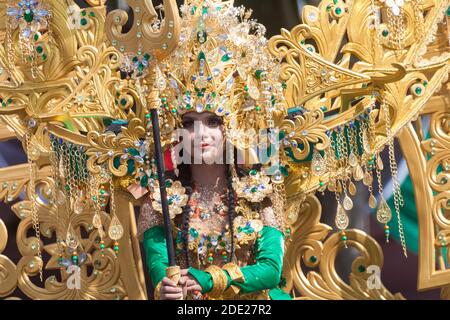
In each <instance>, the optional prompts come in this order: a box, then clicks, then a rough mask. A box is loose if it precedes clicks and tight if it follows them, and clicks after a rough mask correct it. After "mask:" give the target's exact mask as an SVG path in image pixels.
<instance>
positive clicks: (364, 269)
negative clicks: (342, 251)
mask: <svg viewBox="0 0 450 320" xmlns="http://www.w3.org/2000/svg"><path fill="white" fill-rule="evenodd" d="M358 271H359V272H364V271H366V267H365V266H363V265H362V264H361V265H359V266H358Z"/></svg>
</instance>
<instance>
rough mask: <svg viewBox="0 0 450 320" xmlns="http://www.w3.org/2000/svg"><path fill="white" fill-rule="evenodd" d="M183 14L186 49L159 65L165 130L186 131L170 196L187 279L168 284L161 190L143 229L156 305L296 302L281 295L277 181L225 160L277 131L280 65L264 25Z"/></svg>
mask: <svg viewBox="0 0 450 320" xmlns="http://www.w3.org/2000/svg"><path fill="white" fill-rule="evenodd" d="M181 13H182V19H181V40H180V45H179V48H178V49H177V51H176V52H175V53H174V54H173V55H172V56H171V57H170V59H168V61H167V62H165V63H163V64H162V65H161V66H160V68H161V72H160V73H159V74H160V76H161V78H160V79H159V80H158V85H159V87H160V96H161V97H162V98H161V104H162V106H161V107H162V108H161V110H162V112H161V116H162V122H163V123H164V128H165V132H170V130H168V129H167V128H169V127H170V126H173V128H174V129H177V128H178V129H179V128H180V127H181V128H183V129H184V130H186V133H185V134H183V146H184V147H183V157H182V158H183V161H182V163H181V165H180V166H179V167H178V168H177V170H179V176H178V177H176V175H174V177H173V178H174V179H176V180H179V181H177V182H174V183H173V186H172V185H170V186H169V189H168V194H169V195H170V197H171V198H170V199H169V200H170V208H169V211H170V214H171V217H172V223H173V229H174V239H175V245H176V250H177V264H178V265H179V266H180V267H181V269H182V270H181V275H182V278H181V279H180V281H179V285H180V287H178V286H177V284H175V283H173V282H172V281H171V280H170V279H168V278H167V277H166V268H167V266H168V259H167V250H166V242H165V237H164V229H163V222H162V221H163V220H162V215H161V212H160V211H161V208H160V200H158V197H159V191H158V190H157V189H156V192H153V193H152V195H151V196H150V197H148V198H147V200H146V201H145V203H144V204H143V206H142V210H141V215H140V218H139V223H138V225H139V230H140V233H141V234H143V236H144V239H143V245H144V249H145V253H146V259H147V266H148V269H149V273H150V276H151V279H152V283H153V285H154V286H155V298H157V299H158V298H160V299H174V300H176V299H181V298H193V299H270V298H272V299H287V298H290V297H289V295H288V294H286V293H284V292H283V291H282V290H281V289H279V288H278V284H279V283H280V280H281V271H282V263H283V253H284V235H283V230H284V225H283V217H282V216H283V214H284V212H283V205H282V203H283V202H282V201H281V202H279V199H280V194H279V192H278V191H279V190H280V189H279V188H272V183H277V180H278V179H279V177H277V176H276V175H275V177H273V176H272V177H269V176H268V175H266V171H265V170H263V169H265V168H261V162H262V161H259V167H250V166H249V165H248V164H247V165H246V166H245V167H246V168H247V169H251V170H247V171H245V170H243V168H238V167H237V166H236V165H235V163H236V158H237V157H236V156H235V154H234V153H235V152H231V153H232V154H231V155H227V152H225V150H228V148H226V146H227V144H228V143H230V144H232V145H233V146H234V147H236V149H237V150H248V149H246V148H248V145H249V142H248V141H250V140H252V139H253V138H254V134H252V132H259V131H258V130H262V129H264V130H273V129H274V127H275V125H276V124H277V123H276V120H277V119H281V118H282V115H281V117H278V115H279V114H278V113H283V110H284V109H283V108H284V104H283V93H282V86H281V84H280V83H279V82H278V72H279V67H278V63H277V61H276V60H275V59H274V58H273V57H272V56H271V55H270V54H269V53H268V51H267V47H266V43H267V40H266V39H265V37H264V27H263V26H261V25H259V24H257V23H256V22H255V21H254V20H250V14H249V12H248V11H246V10H245V9H244V8H234V7H233V6H232V5H231V3H230V2H220V1H215V0H209V1H189V2H188V3H187V4H185V5H184V6H183V7H182V8H181ZM252 130H253V131H252ZM241 132H250V133H246V134H241ZM224 137H226V138H225V139H224ZM233 150H234V149H233ZM224 156H225V157H224ZM224 158H226V159H227V160H225V163H224V161H222V160H223V159H224ZM230 159H231V161H230ZM237 170H240V172H239V174H238V172H237ZM171 183H172V182H171ZM177 183H178V184H177ZM179 183H181V185H179ZM275 191H277V192H275ZM281 197H282V196H281ZM186 199H187V201H184V200H186Z"/></svg>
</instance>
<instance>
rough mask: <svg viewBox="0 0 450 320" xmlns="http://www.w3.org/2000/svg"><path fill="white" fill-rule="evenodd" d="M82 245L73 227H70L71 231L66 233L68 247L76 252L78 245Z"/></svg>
mask: <svg viewBox="0 0 450 320" xmlns="http://www.w3.org/2000/svg"><path fill="white" fill-rule="evenodd" d="M79 244H80V242H79V241H78V238H77V236H76V235H75V231H74V230H73V228H72V226H69V229H68V230H67V233H66V245H67V246H68V247H69V248H71V249H73V250H75V249H76V248H78V245H79Z"/></svg>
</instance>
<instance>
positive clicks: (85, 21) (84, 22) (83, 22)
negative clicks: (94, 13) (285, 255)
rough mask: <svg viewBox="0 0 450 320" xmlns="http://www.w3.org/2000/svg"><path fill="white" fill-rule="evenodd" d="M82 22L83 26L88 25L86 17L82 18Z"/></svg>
mask: <svg viewBox="0 0 450 320" xmlns="http://www.w3.org/2000/svg"><path fill="white" fill-rule="evenodd" d="M80 24H81V25H82V26H85V25H87V19H86V18H82V19H81V20H80Z"/></svg>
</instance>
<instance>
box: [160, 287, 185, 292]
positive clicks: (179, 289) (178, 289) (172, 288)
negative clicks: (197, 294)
mask: <svg viewBox="0 0 450 320" xmlns="http://www.w3.org/2000/svg"><path fill="white" fill-rule="evenodd" d="M161 292H163V293H180V292H183V289H182V288H180V287H170V286H162V287H161Z"/></svg>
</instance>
